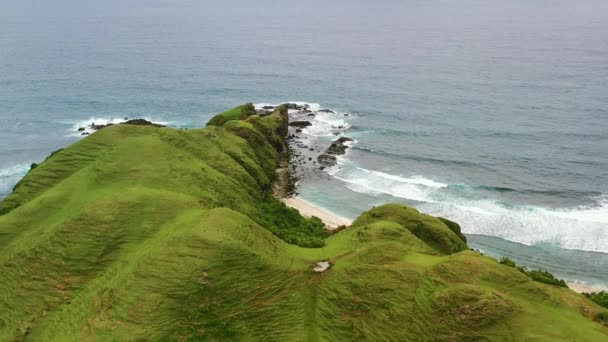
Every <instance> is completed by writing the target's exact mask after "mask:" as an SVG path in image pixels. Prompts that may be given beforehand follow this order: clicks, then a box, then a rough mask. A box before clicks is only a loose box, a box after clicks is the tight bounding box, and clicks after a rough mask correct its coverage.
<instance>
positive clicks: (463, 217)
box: [330, 161, 608, 252]
mask: <svg viewBox="0 0 608 342" xmlns="http://www.w3.org/2000/svg"><path fill="white" fill-rule="evenodd" d="M330 174H331V175H333V176H334V177H335V178H336V179H339V180H341V181H343V182H344V183H345V185H346V187H347V188H349V189H350V190H352V191H355V192H359V193H365V194H368V195H371V196H375V197H380V196H383V195H390V196H393V197H398V198H403V199H407V200H413V201H418V202H423V203H422V204H418V205H417V207H418V209H420V210H421V211H423V212H426V213H429V214H432V215H438V216H443V217H447V218H449V219H451V220H454V221H456V222H458V223H459V224H460V225H461V227H462V229H463V231H464V232H465V233H471V234H484V235H490V236H497V237H501V238H503V239H506V240H510V241H514V242H519V243H523V244H527V245H534V244H538V243H551V244H555V245H557V246H560V247H562V248H567V249H580V250H586V251H596V252H608V224H607V223H608V220H607V218H608V197H607V196H604V197H600V198H599V199H597V201H596V204H595V205H592V206H584V207H575V208H563V209H560V208H557V209H556V208H542V207H535V206H524V205H521V206H515V205H507V204H504V203H501V202H498V201H495V200H490V199H488V200H471V199H466V198H461V197H458V196H457V195H455V194H453V193H449V192H447V191H448V189H447V187H448V185H447V184H445V183H441V182H438V181H435V180H432V179H428V178H425V177H422V176H411V177H404V176H401V175H392V174H388V173H384V172H380V171H373V170H367V169H363V168H360V167H356V166H354V164H353V163H351V162H349V161H343V163H342V165H341V166H340V167H339V168H337V169H334V170H333V172H330Z"/></svg>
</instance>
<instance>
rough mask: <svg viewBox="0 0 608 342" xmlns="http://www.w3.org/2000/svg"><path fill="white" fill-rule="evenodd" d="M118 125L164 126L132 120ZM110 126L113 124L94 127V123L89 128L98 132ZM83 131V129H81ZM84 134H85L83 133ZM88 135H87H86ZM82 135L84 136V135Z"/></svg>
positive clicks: (146, 121) (143, 120)
mask: <svg viewBox="0 0 608 342" xmlns="http://www.w3.org/2000/svg"><path fill="white" fill-rule="evenodd" d="M119 125H134V126H154V127H165V126H164V125H161V124H157V123H154V122H151V121H148V120H145V119H132V120H127V121H125V122H121V123H120V124H119ZM110 126H114V124H113V123H109V124H107V125H96V124H95V123H94V122H92V123H91V125H90V126H89V127H90V128H92V129H94V130H96V131H99V130H100V129H102V128H106V127H110ZM78 131H80V128H79V129H78ZM83 131H84V129H83ZM85 133H86V132H85ZM87 134H88V133H87ZM82 135H85V134H84V133H83V134H82Z"/></svg>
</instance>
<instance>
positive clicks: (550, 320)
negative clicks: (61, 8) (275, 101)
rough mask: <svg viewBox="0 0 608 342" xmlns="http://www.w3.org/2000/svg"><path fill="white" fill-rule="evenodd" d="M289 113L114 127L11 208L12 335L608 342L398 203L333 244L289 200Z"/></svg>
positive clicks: (559, 296) (571, 307) (70, 152)
mask: <svg viewBox="0 0 608 342" xmlns="http://www.w3.org/2000/svg"><path fill="white" fill-rule="evenodd" d="M287 127H288V108H287V106H279V107H277V108H276V109H274V111H273V112H272V113H269V114H265V115H264V116H260V115H258V114H256V112H255V110H254V109H253V106H252V105H251V104H245V105H243V106H239V107H237V108H234V109H231V110H229V111H227V112H224V113H220V114H218V115H217V116H216V117H214V118H213V119H212V120H211V121H209V124H208V125H207V127H205V128H200V129H188V130H185V129H182V130H180V129H174V128H169V127H156V126H151V125H144V126H142V125H130V124H122V125H114V126H110V127H105V128H104V129H101V130H99V131H97V132H95V133H94V134H91V135H89V136H87V137H86V138H84V139H83V140H81V141H79V142H77V143H75V144H73V145H72V146H70V147H67V148H65V149H63V150H60V151H57V152H56V153H54V154H53V155H52V156H50V157H49V158H48V159H47V160H45V161H44V162H42V163H40V165H38V166H36V167H35V168H33V169H32V170H31V171H30V172H29V173H28V174H27V175H26V176H25V178H24V179H23V180H22V181H21V182H19V184H17V185H16V186H15V189H14V192H13V193H12V194H11V195H9V196H8V197H7V198H5V199H4V200H3V201H2V202H0V284H2V286H0V340H2V341H21V340H32V341H71V340H74V341H80V340H91V341H94V340H98V341H112V340H120V341H125V340H126V341H128V340H169V341H173V340H175V341H182V340H211V341H225V340H239V341H242V340H258V341H270V340H273V341H317V340H319V341H321V340H328V341H348V340H370V341H380V340H393V341H457V340H474V341H478V340H509V341H511V340H528V339H529V340H539V341H555V340H577V341H606V340H608V328H607V327H606V326H604V325H602V324H601V322H599V319H598V317H600V316H602V315H601V313H602V312H604V311H606V310H605V309H603V308H602V307H600V306H598V305H596V304H594V303H593V302H591V301H590V300H588V299H587V298H585V297H584V296H582V295H579V294H576V293H574V292H573V291H571V290H569V289H567V288H563V287H557V286H552V285H547V284H543V283H540V282H537V281H534V280H533V279H532V278H531V277H529V276H527V275H526V274H524V273H522V272H520V271H518V270H517V269H516V268H513V267H509V266H507V265H502V264H500V263H498V262H497V261H496V260H495V259H492V258H489V257H486V256H482V255H479V254H478V253H476V252H474V251H471V250H469V248H468V246H467V244H466V239H465V238H464V236H463V235H462V234H461V232H460V228H459V227H458V225H457V224H456V223H454V222H451V221H449V220H446V219H443V218H436V217H432V216H429V215H425V214H422V213H419V212H418V211H417V210H415V209H413V208H410V207H407V206H404V205H398V204H388V205H384V206H380V207H377V208H373V209H371V210H370V211H368V212H365V213H363V214H361V216H359V218H358V219H357V220H355V222H354V223H353V224H352V225H351V226H350V227H348V228H346V229H343V230H341V231H340V232H337V233H334V234H330V233H329V232H327V231H325V230H324V229H323V223H322V222H321V221H320V220H319V219H317V218H304V217H302V216H300V215H299V213H298V212H297V211H296V210H294V209H291V208H288V207H286V206H285V205H284V204H283V203H282V202H281V201H279V200H278V199H276V198H275V197H273V196H272V193H273V184H274V183H275V180H276V179H277V178H280V177H278V176H277V174H278V172H277V169H279V168H280V166H281V163H282V162H283V163H284V162H285V160H287V156H288V154H289V149H288V146H287V145H286V143H285V136H286V134H287Z"/></svg>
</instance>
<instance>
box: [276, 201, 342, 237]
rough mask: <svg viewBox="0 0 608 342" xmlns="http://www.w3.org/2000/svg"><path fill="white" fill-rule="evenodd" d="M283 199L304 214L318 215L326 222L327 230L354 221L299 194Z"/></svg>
mask: <svg viewBox="0 0 608 342" xmlns="http://www.w3.org/2000/svg"><path fill="white" fill-rule="evenodd" d="M281 201H283V203H285V204H286V205H287V206H288V207H291V208H294V209H296V210H298V211H299V212H300V214H301V215H302V216H306V217H311V216H316V217H318V218H320V219H321V221H323V223H325V229H327V230H334V229H336V228H338V227H340V226H350V225H351V224H352V223H353V221H352V220H349V219H347V218H345V217H342V216H339V215H337V214H334V213H332V212H330V211H328V210H327V209H325V208H322V207H320V206H318V205H315V204H312V203H310V202H308V201H306V200H304V199H302V198H300V197H297V196H296V197H288V198H282V199H281Z"/></svg>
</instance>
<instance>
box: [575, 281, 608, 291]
mask: <svg viewBox="0 0 608 342" xmlns="http://www.w3.org/2000/svg"><path fill="white" fill-rule="evenodd" d="M567 284H568V287H569V288H570V289H571V290H573V291H576V292H578V293H583V292H600V291H608V289H605V288H601V287H594V286H591V285H587V284H580V283H567Z"/></svg>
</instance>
